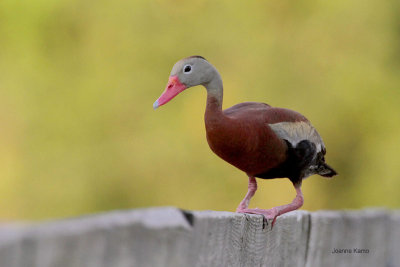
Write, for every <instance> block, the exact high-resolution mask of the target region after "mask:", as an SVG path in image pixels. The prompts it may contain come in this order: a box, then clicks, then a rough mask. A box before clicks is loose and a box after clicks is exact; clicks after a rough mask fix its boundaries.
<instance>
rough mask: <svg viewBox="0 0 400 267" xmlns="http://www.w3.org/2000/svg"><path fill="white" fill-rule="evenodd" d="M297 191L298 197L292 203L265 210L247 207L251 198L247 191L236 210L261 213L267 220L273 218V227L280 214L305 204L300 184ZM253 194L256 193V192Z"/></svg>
mask: <svg viewBox="0 0 400 267" xmlns="http://www.w3.org/2000/svg"><path fill="white" fill-rule="evenodd" d="M254 191H255V190H254ZM296 193H297V194H296V197H295V199H293V201H292V203H290V204H286V205H283V206H278V207H274V208H272V209H269V210H263V209H258V208H256V209H248V208H247V207H248V204H249V200H250V199H249V198H248V195H249V193H247V195H246V197H245V199H244V200H243V201H242V202H241V203H240V204H239V207H238V208H237V209H236V212H239V213H251V214H261V215H263V216H264V218H265V219H266V220H272V224H271V229H272V227H274V224H275V221H276V218H277V217H278V216H279V215H282V214H284V213H287V212H290V211H293V210H297V209H298V208H300V207H301V206H302V205H303V194H302V193H301V189H300V186H299V187H296ZM252 195H254V193H253V194H252Z"/></svg>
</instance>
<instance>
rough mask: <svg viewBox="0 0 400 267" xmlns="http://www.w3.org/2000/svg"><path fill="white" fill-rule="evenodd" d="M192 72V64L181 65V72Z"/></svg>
mask: <svg viewBox="0 0 400 267" xmlns="http://www.w3.org/2000/svg"><path fill="white" fill-rule="evenodd" d="M191 72H192V66H191V65H185V66H183V73H186V74H188V73H191Z"/></svg>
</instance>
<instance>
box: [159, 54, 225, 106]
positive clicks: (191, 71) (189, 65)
mask: <svg viewBox="0 0 400 267" xmlns="http://www.w3.org/2000/svg"><path fill="white" fill-rule="evenodd" d="M216 73H217V74H218V72H217V70H216V69H215V68H214V66H213V65H211V64H210V63H209V62H208V61H207V60H206V59H205V58H203V57H201V56H191V57H187V58H184V59H182V60H179V61H178V62H177V63H175V65H174V66H173V67H172V70H171V75H170V76H169V80H168V84H167V87H166V88H165V91H164V92H163V93H162V94H161V96H160V97H159V98H158V99H157V100H156V102H154V104H153V108H154V109H156V108H158V107H159V106H162V105H164V104H166V103H168V102H169V101H170V100H171V99H173V98H174V97H175V96H177V95H178V94H179V93H180V92H182V91H183V90H185V89H187V88H190V87H193V86H196V85H205V86H206V85H207V84H208V83H209V82H210V81H211V80H212V79H213V78H214V76H215V75H216ZM218 75H219V74H218Z"/></svg>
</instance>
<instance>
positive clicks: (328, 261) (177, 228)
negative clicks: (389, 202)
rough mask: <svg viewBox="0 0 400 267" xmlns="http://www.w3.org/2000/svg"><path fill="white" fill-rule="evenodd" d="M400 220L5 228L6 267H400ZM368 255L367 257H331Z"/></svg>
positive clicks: (223, 219) (372, 214)
mask: <svg viewBox="0 0 400 267" xmlns="http://www.w3.org/2000/svg"><path fill="white" fill-rule="evenodd" d="M399 229H400V212H399V211H388V210H361V211H345V212H344V211H318V212H314V213H309V212H306V211H296V212H291V213H289V214H286V215H283V216H281V217H278V219H277V222H276V224H275V226H274V228H273V229H272V230H271V229H270V225H266V224H265V223H264V221H263V219H262V218H261V216H259V215H243V214H237V213H232V212H216V211H194V212H182V211H181V210H179V209H176V208H173V207H165V208H150V209H139V210H133V211H116V212H111V213H106V214H100V215H94V216H90V217H83V218H74V219H69V220H61V221H54V222H45V223H40V224H34V225H32V224H22V223H18V224H3V225H0V267H3V266H4V267H25V266H29V267H53V266H54V267H65V266H68V267H80V266H82V267H83V266H84V267H92V266H93V267H94V266H96V267H103V266H104V267H106V266H107V267H108V266H112V267H120V266H121V267H125V266H126V267H131V266H140V267H142V266H144V267H146V266H174V267H175V266H388V267H393V266H400V256H399V253H398V248H399V246H400V230H399ZM334 249H351V250H353V249H368V253H355V252H353V253H332V251H333V250H334Z"/></svg>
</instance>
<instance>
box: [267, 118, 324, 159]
mask: <svg viewBox="0 0 400 267" xmlns="http://www.w3.org/2000/svg"><path fill="white" fill-rule="evenodd" d="M268 125H269V127H271V129H272V130H273V131H274V132H275V133H276V135H277V136H279V138H281V139H285V140H287V141H289V142H290V143H291V144H292V146H293V147H295V146H296V145H297V144H298V143H299V142H301V141H302V140H308V141H310V142H312V143H314V144H315V146H316V147H317V153H318V152H320V151H321V150H322V148H324V149H325V144H324V142H323V141H322V138H321V136H320V135H319V134H318V132H317V130H316V129H315V128H314V127H313V126H312V125H311V124H310V123H308V122H304V121H299V122H278V123H273V124H268Z"/></svg>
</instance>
